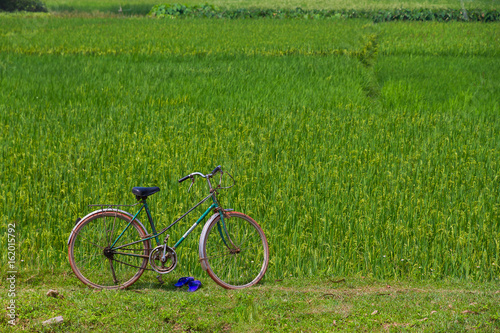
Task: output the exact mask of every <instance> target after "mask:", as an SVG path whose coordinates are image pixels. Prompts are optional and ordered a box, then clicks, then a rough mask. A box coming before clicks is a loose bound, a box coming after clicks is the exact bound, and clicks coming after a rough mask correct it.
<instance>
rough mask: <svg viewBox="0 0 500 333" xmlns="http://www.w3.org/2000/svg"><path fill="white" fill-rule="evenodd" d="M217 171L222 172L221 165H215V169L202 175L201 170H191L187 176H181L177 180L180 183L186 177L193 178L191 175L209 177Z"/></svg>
mask: <svg viewBox="0 0 500 333" xmlns="http://www.w3.org/2000/svg"><path fill="white" fill-rule="evenodd" d="M219 171H220V172H222V167H221V166H220V165H218V166H216V167H215V169H214V170H213V171H212V172H211V173H209V174H206V175H204V174H202V173H201V172H193V173H190V174H189V175H187V176H184V177H182V178H181V179H179V180H178V182H179V183H182V182H183V181H185V180H186V179H188V178H193V176H201V177H203V178H210V177H213V176H214V175H215V174H216V173H217V172H219Z"/></svg>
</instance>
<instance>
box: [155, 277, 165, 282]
mask: <svg viewBox="0 0 500 333" xmlns="http://www.w3.org/2000/svg"><path fill="white" fill-rule="evenodd" d="M156 278H157V279H158V282H160V284H164V283H165V281H163V279H162V277H161V275H157V276H156Z"/></svg>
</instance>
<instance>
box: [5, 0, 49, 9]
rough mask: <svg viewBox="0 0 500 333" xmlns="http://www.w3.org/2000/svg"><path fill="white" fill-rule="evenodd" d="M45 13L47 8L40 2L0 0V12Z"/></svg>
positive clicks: (31, 0) (33, 0) (38, 0)
mask: <svg viewBox="0 0 500 333" xmlns="http://www.w3.org/2000/svg"><path fill="white" fill-rule="evenodd" d="M2 11H5V12H15V11H26V12H47V7H46V6H45V4H43V3H42V2H41V1H40V0H0V12H2Z"/></svg>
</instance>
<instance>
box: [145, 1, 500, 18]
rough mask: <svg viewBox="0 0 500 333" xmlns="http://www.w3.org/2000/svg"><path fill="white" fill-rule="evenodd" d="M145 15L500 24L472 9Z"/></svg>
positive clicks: (178, 9)
mask: <svg viewBox="0 0 500 333" xmlns="http://www.w3.org/2000/svg"><path fill="white" fill-rule="evenodd" d="M149 15H151V16H155V17H159V18H163V17H169V18H175V17H208V18H227V19H239V18H250V19H251V18H271V19H285V18H292V19H297V18H298V19H324V18H364V19H370V20H372V21H374V22H388V21H442V22H446V21H467V20H468V21H481V22H494V21H500V12H499V11H498V10H481V9H472V10H469V11H467V13H466V15H464V13H463V12H462V10H460V9H393V10H347V9H343V10H316V9H313V10H305V9H302V8H295V9H245V8H242V9H224V8H219V7H216V6H212V5H208V4H206V5H200V6H198V5H195V6H189V5H188V6H186V5H181V4H161V5H156V6H154V7H153V8H152V9H151V11H150V12H149Z"/></svg>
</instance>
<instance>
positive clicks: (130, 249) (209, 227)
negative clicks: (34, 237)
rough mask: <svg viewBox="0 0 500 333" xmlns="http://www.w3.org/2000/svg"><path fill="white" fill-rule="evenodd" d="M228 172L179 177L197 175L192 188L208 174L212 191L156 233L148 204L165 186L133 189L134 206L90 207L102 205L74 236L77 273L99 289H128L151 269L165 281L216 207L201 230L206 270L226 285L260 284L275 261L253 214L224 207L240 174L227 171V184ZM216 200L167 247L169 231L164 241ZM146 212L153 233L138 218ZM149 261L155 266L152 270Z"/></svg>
mask: <svg viewBox="0 0 500 333" xmlns="http://www.w3.org/2000/svg"><path fill="white" fill-rule="evenodd" d="M217 173H219V175H220V178H219V184H218V185H217V186H216V187H215V188H214V187H212V183H211V181H210V180H211V179H212V178H213V177H214V176H215V175H216V174H217ZM226 173H227V172H226ZM223 174H224V172H223V171H222V168H221V166H220V165H219V166H217V167H216V168H215V169H214V170H213V171H212V172H211V173H209V174H206V175H204V174H202V173H200V172H193V173H191V174H189V175H187V176H185V177H182V178H181V179H179V180H178V182H179V183H182V182H184V181H185V180H187V179H191V185H190V186H189V190H190V189H191V187H192V186H193V184H194V182H195V177H202V178H205V179H206V181H207V184H208V189H209V192H210V194H209V195H208V196H206V197H205V198H203V199H202V200H201V201H200V202H198V203H197V204H196V205H194V206H193V207H191V208H190V209H189V210H188V211H187V212H185V213H184V214H183V215H182V216H181V217H179V218H178V219H177V220H175V221H174V222H173V223H171V224H170V225H169V226H167V227H166V228H164V229H163V230H161V231H160V232H157V231H156V226H155V224H154V222H153V218H152V216H151V212H150V210H149V207H148V204H147V198H148V197H149V196H151V195H153V194H155V193H157V192H159V191H160V188H159V187H134V188H132V193H133V194H134V195H135V197H136V199H137V201H139V202H137V203H136V204H134V205H90V206H94V207H95V206H100V207H101V209H99V210H96V211H93V212H91V213H89V214H87V215H86V216H84V217H83V218H81V219H77V221H76V223H75V226H74V228H73V230H72V231H71V234H70V236H69V238H68V257H69V262H70V265H71V268H72V269H73V272H74V273H75V274H76V276H77V277H78V279H79V280H80V281H82V282H83V283H84V284H86V285H88V286H90V287H94V288H98V289H124V288H127V287H128V286H130V285H132V284H133V283H134V282H136V281H137V280H138V279H139V278H140V277H141V275H142V273H143V272H144V271H145V270H152V271H155V272H157V273H159V275H158V276H157V278H158V280H159V281H160V283H163V281H162V278H161V277H162V275H163V274H167V273H170V272H172V271H173V270H174V269H175V267H176V266H177V254H176V249H177V248H178V246H179V245H180V244H181V243H182V242H183V241H184V240H185V239H186V238H187V237H188V236H189V235H190V234H191V232H192V231H193V230H194V229H195V228H196V227H197V226H198V225H199V224H200V223H201V221H202V220H204V219H205V217H206V216H207V215H208V214H209V213H210V212H212V211H213V215H212V216H211V217H210V218H209V219H208V220H207V222H206V223H205V225H204V227H203V229H202V231H201V234H200V243H199V261H200V264H201V266H202V269H203V270H205V271H206V272H207V273H208V275H209V276H210V277H211V278H212V279H213V280H214V281H215V282H216V283H217V284H218V285H220V286H222V287H224V288H226V289H241V288H246V287H250V286H253V285H255V284H256V283H258V282H259V281H260V280H261V279H262V277H263V276H264V274H265V273H266V270H267V266H268V264H269V247H268V244H267V239H266V236H265V235H264V232H263V231H262V228H261V227H260V226H259V225H258V224H257V222H255V221H254V220H253V219H252V218H251V217H249V216H247V215H245V214H243V213H239V212H234V211H233V210H232V209H224V208H222V207H221V205H220V203H219V202H218V200H217V192H218V190H220V189H228V188H231V187H233V186H234V185H235V184H236V182H235V180H234V178H233V177H232V176H231V175H230V174H229V173H227V174H228V175H229V177H231V179H232V181H233V184H232V185H231V186H228V187H222V186H221V184H222V175H223ZM189 190H188V191H189ZM210 198H211V199H212V204H211V205H210V207H208V208H207V209H206V210H205V212H204V213H203V214H202V215H201V216H200V217H199V218H198V220H197V221H196V222H195V223H194V224H193V225H192V226H191V227H190V228H189V229H188V230H187V231H186V232H185V233H184V235H183V236H182V237H181V238H180V239H179V240H178V241H177V242H176V243H175V245H173V246H172V247H170V246H168V245H167V242H168V240H169V235H167V236H166V237H165V239H164V241H163V243H160V241H159V236H161V235H162V234H164V233H165V232H166V231H167V230H169V229H170V228H171V227H173V226H174V225H175V224H177V223H178V222H179V221H180V220H182V219H183V218H184V217H185V216H186V215H188V214H189V213H191V212H192V211H193V210H194V209H195V208H197V207H198V206H199V205H201V204H203V203H204V202H206V201H207V200H209V199H210ZM138 204H141V207H140V209H139V210H138V211H137V213H135V215H131V214H130V213H128V212H126V211H123V210H121V209H118V208H116V207H120V206H135V205H138ZM105 207H106V208H105ZM112 207H114V208H112ZM142 210H145V211H146V215H147V217H148V220H149V224H150V226H151V231H152V232H151V233H148V231H147V229H146V228H145V227H144V225H143V224H142V223H141V222H140V221H139V219H138V218H137V216H138V215H139V213H140V212H141V211H142ZM152 239H154V240H155V241H156V245H157V246H156V247H154V248H152V247H151V242H152V241H151V240H152ZM148 262H149V264H150V268H147V264H148Z"/></svg>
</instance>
